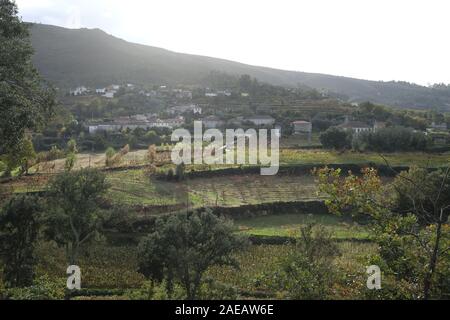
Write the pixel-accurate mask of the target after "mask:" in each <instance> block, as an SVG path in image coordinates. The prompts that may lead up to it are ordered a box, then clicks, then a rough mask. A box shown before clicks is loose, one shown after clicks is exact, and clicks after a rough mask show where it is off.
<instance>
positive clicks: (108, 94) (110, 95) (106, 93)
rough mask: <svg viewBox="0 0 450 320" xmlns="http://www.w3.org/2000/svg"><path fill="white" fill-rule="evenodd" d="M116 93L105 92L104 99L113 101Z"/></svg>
mask: <svg viewBox="0 0 450 320" xmlns="http://www.w3.org/2000/svg"><path fill="white" fill-rule="evenodd" d="M115 93H116V91H114V90H113V91H107V92H105V94H104V95H103V97H105V98H108V99H112V98H114V94H115Z"/></svg>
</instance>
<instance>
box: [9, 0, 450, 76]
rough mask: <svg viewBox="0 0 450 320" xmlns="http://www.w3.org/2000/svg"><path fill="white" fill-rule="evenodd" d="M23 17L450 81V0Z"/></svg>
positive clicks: (198, 3)
mask: <svg viewBox="0 0 450 320" xmlns="http://www.w3.org/2000/svg"><path fill="white" fill-rule="evenodd" d="M16 3H17V4H18V6H19V14H20V15H21V16H22V18H23V20H24V21H29V22H40V23H45V24H52V25H58V26H62V27H67V28H100V29H102V30H104V31H106V32H107V33H109V34H112V35H114V36H116V37H119V38H122V39H125V40H127V41H131V42H136V43H141V44H146V45H151V46H155V47H161V48H165V49H169V50H173V51H177V52H183V53H191V54H200V55H205V56H211V57H217V58H224V59H228V60H233V61H238V62H243V63H248V64H252V65H259V66H266V67H273V68H278V69H286V70H294V71H305V72H315V73H325V74H333V75H339V76H348V77H354V78H360V79H369V80H383V81H391V80H399V81H400V80H401V81H408V82H415V83H418V84H422V85H429V84H432V83H447V84H450V41H449V38H450V34H449V31H450V19H449V18H448V14H449V12H450V1H448V0H126V1H119V0H16Z"/></svg>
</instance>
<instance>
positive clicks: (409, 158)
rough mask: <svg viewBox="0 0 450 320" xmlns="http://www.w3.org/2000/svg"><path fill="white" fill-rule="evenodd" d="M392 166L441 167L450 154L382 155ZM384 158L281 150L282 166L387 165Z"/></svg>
mask: <svg viewBox="0 0 450 320" xmlns="http://www.w3.org/2000/svg"><path fill="white" fill-rule="evenodd" d="M382 155H383V157H384V158H386V160H387V161H388V162H389V164H390V165H392V166H412V165H417V166H423V167H441V166H445V165H449V164H450V154H448V153H447V154H427V153H421V152H403V153H388V154H382ZM383 157H382V156H381V155H380V154H378V153H373V152H365V153H359V152H337V151H328V150H289V149H282V150H280V164H281V165H283V164H284V165H292V164H318V165H326V164H361V163H369V162H370V163H374V164H380V165H382V164H385V161H384V159H383Z"/></svg>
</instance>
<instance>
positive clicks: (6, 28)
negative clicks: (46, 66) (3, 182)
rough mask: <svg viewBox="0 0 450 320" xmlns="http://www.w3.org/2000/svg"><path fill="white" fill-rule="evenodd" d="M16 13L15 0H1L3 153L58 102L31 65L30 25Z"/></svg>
mask: <svg viewBox="0 0 450 320" xmlns="http://www.w3.org/2000/svg"><path fill="white" fill-rule="evenodd" d="M17 14H18V11H17V6H16V4H15V2H13V1H10V0H1V1H0V43H1V46H0V114H1V115H2V116H1V118H0V154H3V153H7V152H9V150H10V149H11V148H13V147H14V146H15V145H16V144H18V143H20V141H21V140H22V138H23V135H24V133H25V130H26V129H35V128H37V127H38V126H39V125H41V124H42V123H44V122H45V120H46V118H47V117H48V115H50V114H51V112H52V109H53V106H54V105H55V102H54V94H53V92H52V90H51V89H49V88H48V87H46V86H44V85H43V83H42V80H41V78H40V76H39V74H38V73H37V71H36V69H35V68H34V67H33V65H32V62H31V58H32V56H33V48H32V46H31V43H30V41H29V33H28V27H27V25H26V24H25V23H23V22H22V21H21V20H20V18H19V17H18V15H17Z"/></svg>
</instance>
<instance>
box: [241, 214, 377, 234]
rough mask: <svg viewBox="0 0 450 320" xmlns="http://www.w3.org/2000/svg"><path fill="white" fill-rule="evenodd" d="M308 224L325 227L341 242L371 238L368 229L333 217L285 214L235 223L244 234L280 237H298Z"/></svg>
mask: <svg viewBox="0 0 450 320" xmlns="http://www.w3.org/2000/svg"><path fill="white" fill-rule="evenodd" d="M307 223H315V224H320V225H323V226H325V227H326V228H327V229H328V230H329V231H331V232H333V236H334V238H335V239H339V240H344V239H345V240H353V239H358V240H362V239H367V238H368V237H369V230H368V229H367V227H365V226H362V225H359V224H357V223H356V222H354V221H351V220H346V219H343V218H340V217H337V216H333V215H303V214H284V215H269V216H262V217H254V218H251V219H242V220H236V221H235V225H236V226H237V228H238V229H239V230H240V232H242V233H244V234H248V235H260V236H280V237H291V236H296V235H298V232H299V230H300V227H302V226H304V225H306V224H307Z"/></svg>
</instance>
